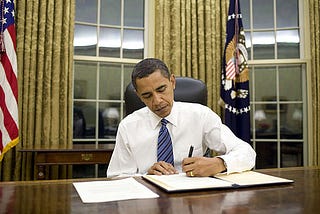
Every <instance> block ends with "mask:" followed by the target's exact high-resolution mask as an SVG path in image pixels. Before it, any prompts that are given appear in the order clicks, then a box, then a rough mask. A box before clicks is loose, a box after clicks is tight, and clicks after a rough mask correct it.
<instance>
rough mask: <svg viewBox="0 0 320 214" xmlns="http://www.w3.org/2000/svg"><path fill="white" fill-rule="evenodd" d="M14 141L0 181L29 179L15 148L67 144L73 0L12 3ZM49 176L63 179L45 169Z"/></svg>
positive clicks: (28, 160) (26, 161) (60, 170)
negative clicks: (15, 69)
mask: <svg viewBox="0 0 320 214" xmlns="http://www.w3.org/2000/svg"><path fill="white" fill-rule="evenodd" d="M15 14H16V20H15V22H16V34H17V60H18V81H19V82H18V86H19V100H18V104H19V130H20V133H19V135H20V142H19V143H18V145H17V146H16V147H15V148H14V149H11V150H10V151H9V152H8V153H7V154H6V155H5V158H4V160H3V161H2V163H1V174H0V175H1V180H29V179H33V178H34V177H35V174H34V173H33V172H35V171H36V170H34V169H33V165H34V160H33V159H34V157H33V156H32V155H31V154H24V153H23V154H22V153H21V152H19V151H18V150H19V149H21V148H36V147H44V148H68V147H71V146H72V135H71V134H72V127H71V124H72V123H71V120H72V108H71V106H72V64H73V31H74V16H75V0H68V1H64V0H19V1H16V13H15ZM50 169H51V170H50V173H49V174H50V178H60V177H65V176H67V173H68V170H66V169H67V167H51V168H50Z"/></svg>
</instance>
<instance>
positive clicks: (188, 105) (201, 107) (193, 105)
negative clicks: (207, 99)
mask: <svg viewBox="0 0 320 214" xmlns="http://www.w3.org/2000/svg"><path fill="white" fill-rule="evenodd" d="M175 106H176V107H177V108H179V109H186V110H189V111H190V110H204V109H207V110H208V109H209V108H208V107H207V106H205V105H202V104H200V103H191V102H180V101H175Z"/></svg>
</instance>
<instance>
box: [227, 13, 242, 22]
mask: <svg viewBox="0 0 320 214" xmlns="http://www.w3.org/2000/svg"><path fill="white" fill-rule="evenodd" d="M236 17H237V18H238V19H241V18H242V15H241V14H237V15H236V14H234V13H232V14H231V15H228V21H229V20H231V19H235V18H236Z"/></svg>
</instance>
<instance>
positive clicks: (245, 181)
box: [215, 171, 293, 186]
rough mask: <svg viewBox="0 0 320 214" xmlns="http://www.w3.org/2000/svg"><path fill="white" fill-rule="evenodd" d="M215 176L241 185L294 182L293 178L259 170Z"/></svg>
mask: <svg viewBox="0 0 320 214" xmlns="http://www.w3.org/2000/svg"><path fill="white" fill-rule="evenodd" d="M215 177H217V178H220V179H223V180H225V181H229V182H232V183H235V184H238V185H241V186H252V185H261V184H275V183H292V182H293V180H289V179H285V178H280V177H276V176H271V175H267V174H263V173H259V172H254V171H245V172H241V173H233V174H229V175H226V174H221V175H216V176H215Z"/></svg>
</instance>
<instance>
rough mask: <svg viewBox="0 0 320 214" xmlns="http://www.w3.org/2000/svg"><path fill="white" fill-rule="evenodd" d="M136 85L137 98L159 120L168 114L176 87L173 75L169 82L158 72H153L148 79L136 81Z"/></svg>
mask: <svg viewBox="0 0 320 214" xmlns="http://www.w3.org/2000/svg"><path fill="white" fill-rule="evenodd" d="M136 84H137V94H138V96H139V97H140V99H141V101H142V102H143V103H144V104H145V105H146V106H148V107H149V109H150V110H151V111H152V112H153V113H155V114H156V115H158V116H159V117H161V118H164V117H166V116H168V115H169V114H170V112H171V109H172V105H173V99H174V92H173V90H174V88H175V85H176V80H175V77H174V75H171V77H170V80H169V79H167V78H166V77H164V76H162V74H161V72H160V71H155V72H153V73H152V74H150V75H149V76H148V77H144V78H141V79H136Z"/></svg>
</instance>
